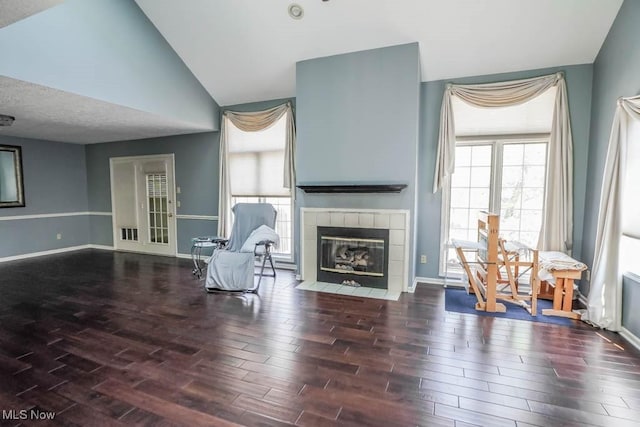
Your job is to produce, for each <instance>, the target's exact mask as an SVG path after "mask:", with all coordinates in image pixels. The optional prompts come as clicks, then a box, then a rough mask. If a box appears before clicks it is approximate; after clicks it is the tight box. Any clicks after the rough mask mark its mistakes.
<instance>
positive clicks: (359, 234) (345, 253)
mask: <svg viewBox="0 0 640 427" xmlns="http://www.w3.org/2000/svg"><path fill="white" fill-rule="evenodd" d="M388 265H389V230H386V229H378V228H350V227H318V274H317V277H318V281H320V282H329V283H343V282H345V281H347V282H350V283H353V284H357V285H360V286H367V287H370V288H381V289H387V288H388V272H387V266H388Z"/></svg>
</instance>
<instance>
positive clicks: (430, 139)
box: [416, 64, 593, 278]
mask: <svg viewBox="0 0 640 427" xmlns="http://www.w3.org/2000/svg"><path fill="white" fill-rule="evenodd" d="M558 71H563V72H564V73H565V79H566V82H567V92H568V97H569V112H570V115H571V131H572V133H573V154H574V159H573V165H574V174H573V176H574V194H573V203H574V216H573V224H574V226H573V242H574V252H573V256H574V257H575V258H578V259H583V256H582V253H581V247H582V228H583V222H584V206H585V193H586V188H587V186H586V184H587V159H588V149H589V120H590V111H591V84H592V76H593V66H592V65H591V64H585V65H571V66H565V67H553V68H545V69H541V70H530V71H522V72H515V73H505V74H494V75H487V76H477V77H469V78H464V79H453V80H450V81H451V82H452V83H459V84H472V83H490V82H498V81H506V80H516V79H523V78H528V77H536V76H542V75H545V74H551V73H555V72H558ZM448 82H449V80H448V81H444V80H440V81H433V82H426V83H422V87H421V98H420V104H421V114H420V152H419V169H418V170H419V183H420V184H419V186H418V193H419V198H418V238H417V242H418V244H417V253H418V254H425V255H427V264H417V271H416V275H417V276H419V277H427V278H437V277H438V263H439V260H440V255H441V254H440V229H441V224H440V216H441V206H442V192H440V191H439V192H438V193H436V194H433V193H432V187H433V176H434V171H435V159H436V152H437V146H438V131H439V128H440V105H441V103H442V96H443V94H444V89H445V85H446V83H448Z"/></svg>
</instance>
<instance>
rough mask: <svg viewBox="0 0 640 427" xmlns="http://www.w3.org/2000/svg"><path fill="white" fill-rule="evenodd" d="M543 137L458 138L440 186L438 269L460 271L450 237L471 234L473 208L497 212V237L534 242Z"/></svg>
mask: <svg viewBox="0 0 640 427" xmlns="http://www.w3.org/2000/svg"><path fill="white" fill-rule="evenodd" d="M546 159H547V141H546V140H545V139H529V138H515V139H511V138H508V137H501V138H496V139H493V140H486V139H469V138H465V139H461V140H460V141H458V143H457V145H456V153H455V162H456V163H455V164H456V167H455V172H454V174H453V175H452V176H451V178H450V179H449V182H448V186H447V187H446V188H445V189H444V190H445V191H444V198H443V203H442V218H443V221H442V224H443V230H442V240H441V241H442V242H443V247H442V252H441V253H443V254H444V256H443V257H441V260H440V261H441V262H440V275H442V276H444V275H452V276H455V275H457V274H459V273H461V269H460V267H459V264H458V259H457V256H456V253H455V250H454V249H452V248H451V247H450V245H449V244H448V242H450V241H451V239H459V240H470V241H476V240H477V224H478V213H479V212H480V211H481V210H488V211H490V212H496V213H499V214H500V235H501V237H503V238H505V239H507V240H511V241H518V242H521V243H524V244H526V245H528V246H530V247H535V246H536V245H537V241H538V234H539V233H540V227H541V225H542V213H543V208H544V193H545V176H546Z"/></svg>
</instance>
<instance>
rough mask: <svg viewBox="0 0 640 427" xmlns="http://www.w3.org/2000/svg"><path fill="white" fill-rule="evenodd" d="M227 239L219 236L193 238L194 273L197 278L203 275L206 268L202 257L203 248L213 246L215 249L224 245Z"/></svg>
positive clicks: (192, 257) (192, 258)
mask: <svg viewBox="0 0 640 427" xmlns="http://www.w3.org/2000/svg"><path fill="white" fill-rule="evenodd" d="M226 242H227V239H225V238H222V237H217V236H200V237H194V238H193V239H191V260H192V261H193V270H192V273H193V275H194V276H196V277H197V278H201V277H202V270H204V265H203V264H204V260H203V259H202V250H203V249H209V248H212V249H213V250H215V249H217V248H219V247H221V246H224V244H225V243H226Z"/></svg>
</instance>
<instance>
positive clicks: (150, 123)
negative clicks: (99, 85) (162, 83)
mask: <svg viewBox="0 0 640 427" xmlns="http://www.w3.org/2000/svg"><path fill="white" fill-rule="evenodd" d="M0 100H1V103H0V113H5V114H10V115H12V116H15V117H16V121H15V122H14V123H13V125H12V126H6V127H5V126H2V127H0V135H6V136H18V137H22V138H35V139H43V140H46V141H61V142H73V143H78V144H91V143H98V142H108V141H126V140H133V139H142V138H151V137H155V136H167V135H179V134H185V133H194V132H205V131H208V130H210V129H208V128H204V127H202V128H198V127H196V126H195V125H193V123H186V122H182V121H179V120H176V119H175V118H172V117H165V116H159V115H156V114H151V113H147V112H145V111H140V110H135V109H133V108H128V107H125V106H122V105H116V104H112V103H109V102H104V101H100V100H97V99H94V98H89V97H86V96H81V95H76V94H73V93H70V92H65V91H62V90H57V89H52V88H50V87H46V86H41V85H37V84H34V83H30V82H25V81H22V80H16V79H11V78H9V77H3V76H0Z"/></svg>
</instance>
